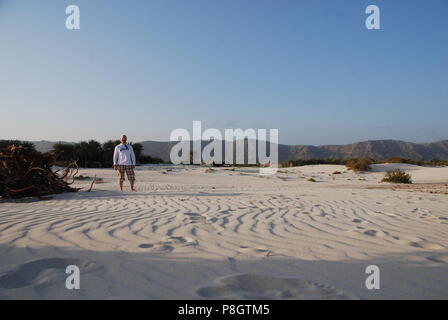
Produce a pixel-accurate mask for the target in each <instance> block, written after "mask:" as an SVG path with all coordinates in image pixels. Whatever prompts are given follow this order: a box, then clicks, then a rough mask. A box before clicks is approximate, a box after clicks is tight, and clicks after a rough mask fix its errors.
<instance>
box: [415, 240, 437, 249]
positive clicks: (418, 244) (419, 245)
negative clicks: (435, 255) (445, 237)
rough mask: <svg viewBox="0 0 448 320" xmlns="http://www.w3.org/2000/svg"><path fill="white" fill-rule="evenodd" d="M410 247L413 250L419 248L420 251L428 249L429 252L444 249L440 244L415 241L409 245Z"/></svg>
mask: <svg viewBox="0 0 448 320" xmlns="http://www.w3.org/2000/svg"><path fill="white" fill-rule="evenodd" d="M409 245H410V246H411V247H415V248H421V249H430V250H441V249H444V248H443V247H442V246H441V245H440V244H437V243H434V242H431V241H427V240H421V241H415V242H411V243H409Z"/></svg>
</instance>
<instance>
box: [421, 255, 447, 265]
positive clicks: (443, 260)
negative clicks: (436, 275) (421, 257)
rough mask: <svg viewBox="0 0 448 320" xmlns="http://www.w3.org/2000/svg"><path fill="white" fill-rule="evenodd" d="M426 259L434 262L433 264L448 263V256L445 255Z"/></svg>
mask: <svg viewBox="0 0 448 320" xmlns="http://www.w3.org/2000/svg"><path fill="white" fill-rule="evenodd" d="M426 259H428V260H429V261H432V262H437V263H448V255H443V256H437V255H434V256H430V257H427V258H426Z"/></svg>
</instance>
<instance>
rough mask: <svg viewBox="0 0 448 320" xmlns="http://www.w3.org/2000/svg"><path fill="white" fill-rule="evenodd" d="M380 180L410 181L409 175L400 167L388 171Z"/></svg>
mask: <svg viewBox="0 0 448 320" xmlns="http://www.w3.org/2000/svg"><path fill="white" fill-rule="evenodd" d="M381 182H391V183H412V180H411V175H410V174H409V173H406V172H404V171H403V170H400V169H395V170H391V171H388V172H387V173H386V175H385V176H384V178H383V179H382V180H381Z"/></svg>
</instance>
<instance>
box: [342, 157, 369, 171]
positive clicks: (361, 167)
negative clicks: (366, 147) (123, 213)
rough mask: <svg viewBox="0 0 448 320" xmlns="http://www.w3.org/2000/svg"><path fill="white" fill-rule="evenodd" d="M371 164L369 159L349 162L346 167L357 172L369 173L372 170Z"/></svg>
mask: <svg viewBox="0 0 448 320" xmlns="http://www.w3.org/2000/svg"><path fill="white" fill-rule="evenodd" d="M370 164H371V161H368V160H367V159H363V158H360V159H352V160H349V161H347V163H346V164H345V166H346V167H347V168H348V169H349V170H353V171H355V172H362V171H369V170H370Z"/></svg>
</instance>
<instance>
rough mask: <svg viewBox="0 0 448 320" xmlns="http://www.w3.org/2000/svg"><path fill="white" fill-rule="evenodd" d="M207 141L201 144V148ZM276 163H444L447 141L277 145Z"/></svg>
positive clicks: (162, 151) (162, 149)
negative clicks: (364, 160) (392, 159)
mask: <svg viewBox="0 0 448 320" xmlns="http://www.w3.org/2000/svg"><path fill="white" fill-rule="evenodd" d="M33 143H34V145H35V146H36V149H37V150H38V151H41V152H46V151H49V150H51V148H52V146H53V144H54V143H55V142H51V141H33ZM140 143H141V144H142V145H143V153H144V154H147V155H151V156H153V157H157V158H161V159H163V160H164V161H169V158H170V150H171V148H172V146H174V145H175V144H177V142H169V141H167V142H162V141H142V142H140ZM206 144H207V142H205V141H203V143H202V145H203V146H204V145H206ZM278 154H279V162H284V161H288V160H296V159H325V158H334V159H350V158H359V157H362V158H372V159H375V160H384V159H387V158H390V157H399V158H405V159H412V160H431V159H439V160H448V140H442V141H437V142H432V143H412V142H405V141H399V140H372V141H370V140H369V141H363V142H356V143H351V144H344V145H321V146H312V145H284V144H279V145H278Z"/></svg>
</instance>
